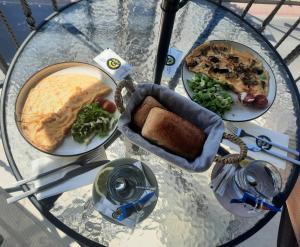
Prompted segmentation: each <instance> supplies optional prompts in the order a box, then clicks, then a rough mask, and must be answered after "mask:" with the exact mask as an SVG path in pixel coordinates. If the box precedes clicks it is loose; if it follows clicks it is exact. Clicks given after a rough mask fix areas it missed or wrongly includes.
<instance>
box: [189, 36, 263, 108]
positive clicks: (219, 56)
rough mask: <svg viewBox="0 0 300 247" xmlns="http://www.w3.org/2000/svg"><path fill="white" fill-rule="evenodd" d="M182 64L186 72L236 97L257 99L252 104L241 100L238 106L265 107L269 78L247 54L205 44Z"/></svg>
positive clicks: (222, 45) (220, 45)
mask: <svg viewBox="0 0 300 247" xmlns="http://www.w3.org/2000/svg"><path fill="white" fill-rule="evenodd" d="M185 61H186V64H187V67H188V69H189V70H190V71H192V72H194V73H201V74H205V75H207V76H209V77H210V78H212V79H214V80H217V81H218V82H219V83H220V84H222V85H224V86H226V87H228V88H229V89H231V90H232V91H233V92H235V93H236V94H242V93H243V94H246V95H249V97H251V98H254V99H255V98H256V97H258V99H257V100H256V101H255V100H253V101H247V100H246V101H243V100H242V101H241V102H242V103H245V104H247V105H253V106H254V107H259V108H262V107H266V106H267V104H268V103H265V102H267V95H268V87H269V74H268V72H267V70H266V69H265V68H264V66H263V63H262V62H261V61H259V60H258V59H256V58H255V57H254V56H253V55H252V54H250V53H249V52H241V51H239V50H237V49H235V48H233V47H232V46H231V45H230V44H226V43H221V42H206V43H204V44H202V45H200V46H198V47H197V48H195V49H194V50H193V51H192V52H191V53H190V54H189V55H188V56H187V57H186V59H185ZM243 98H244V97H243ZM257 102H259V103H257Z"/></svg>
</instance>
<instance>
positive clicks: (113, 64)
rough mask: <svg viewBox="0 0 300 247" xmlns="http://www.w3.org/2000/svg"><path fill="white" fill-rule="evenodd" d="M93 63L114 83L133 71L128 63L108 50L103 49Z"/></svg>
mask: <svg viewBox="0 0 300 247" xmlns="http://www.w3.org/2000/svg"><path fill="white" fill-rule="evenodd" d="M94 61H95V62H96V63H97V64H99V66H100V67H101V68H102V69H103V70H104V71H106V72H107V73H109V74H110V75H111V76H112V77H113V78H114V79H115V80H116V81H120V80H122V79H124V78H125V77H126V76H127V75H129V74H130V73H131V72H132V70H133V68H132V66H131V65H130V64H129V63H127V62H126V61H125V60H124V59H123V58H121V57H120V56H119V55H118V54H117V53H115V52H114V51H113V50H111V49H110V48H107V49H105V50H104V51H103V52H101V53H100V54H99V55H98V56H96V57H95V58H94Z"/></svg>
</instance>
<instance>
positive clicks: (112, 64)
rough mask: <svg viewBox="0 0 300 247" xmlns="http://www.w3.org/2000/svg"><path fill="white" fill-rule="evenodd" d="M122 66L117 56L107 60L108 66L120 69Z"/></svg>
mask: <svg viewBox="0 0 300 247" xmlns="http://www.w3.org/2000/svg"><path fill="white" fill-rule="evenodd" d="M120 66H121V62H120V61H119V60H118V59H116V58H110V59H108V60H107V67H108V68H110V69H118V68H120Z"/></svg>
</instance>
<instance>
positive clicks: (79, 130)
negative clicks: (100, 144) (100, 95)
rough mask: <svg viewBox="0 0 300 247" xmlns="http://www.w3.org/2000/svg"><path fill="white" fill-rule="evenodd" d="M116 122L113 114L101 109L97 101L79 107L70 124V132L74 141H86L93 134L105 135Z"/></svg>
mask: <svg viewBox="0 0 300 247" xmlns="http://www.w3.org/2000/svg"><path fill="white" fill-rule="evenodd" d="M116 123H117V119H115V118H114V114H112V113H109V112H107V111H105V110H103V109H102V108H101V107H100V106H99V104H98V103H96V102H94V103H91V104H88V105H85V106H83V107H82V108H81V110H80V112H79V114H78V116H77V119H76V121H75V123H74V124H73V125H72V128H71V134H72V136H73V138H74V140H75V141H77V142H79V143H88V142H89V141H90V140H91V139H92V138H93V137H94V136H95V135H97V136H99V137H104V136H107V135H108V134H109V132H110V131H111V130H112V129H113V128H114V126H115V124H116Z"/></svg>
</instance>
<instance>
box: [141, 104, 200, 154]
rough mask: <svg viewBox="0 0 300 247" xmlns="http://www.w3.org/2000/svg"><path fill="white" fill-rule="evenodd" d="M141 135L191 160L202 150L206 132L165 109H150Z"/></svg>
mask: <svg viewBox="0 0 300 247" xmlns="http://www.w3.org/2000/svg"><path fill="white" fill-rule="evenodd" d="M142 136H143V137H145V138H146V139H148V140H150V141H151V142H153V143H155V144H157V145H159V146H161V147H163V148H165V149H167V150H169V151H171V152H173V153H174V154H176V155H179V156H182V157H184V158H186V159H189V160H193V159H195V158H196V157H197V156H199V155H200V154H201V152H202V149H203V146H204V143H205V140H206V134H205V133H204V131H203V130H201V129H200V128H198V127H197V126H195V125H194V124H192V123H190V122H189V121H187V120H185V119H183V118H182V117H180V116H178V115H176V114H174V113H172V112H169V111H167V110H164V109H161V108H158V107H154V108H152V109H151V110H150V112H149V114H148V117H147V119H146V121H145V124H144V127H143V129H142Z"/></svg>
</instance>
